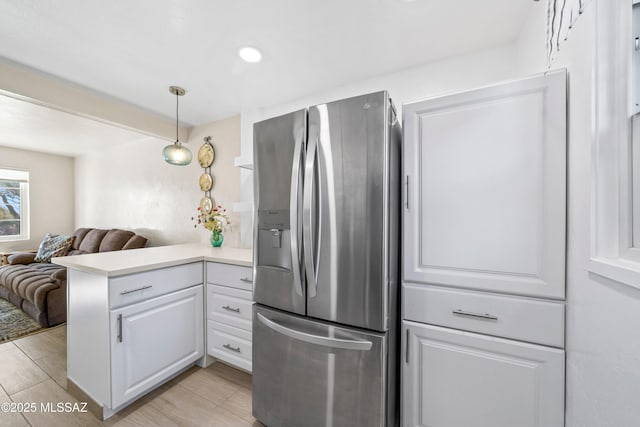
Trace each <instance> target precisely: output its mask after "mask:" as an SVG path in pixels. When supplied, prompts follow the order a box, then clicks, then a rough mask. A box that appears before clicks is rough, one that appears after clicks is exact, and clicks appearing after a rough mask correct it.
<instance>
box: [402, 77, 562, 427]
mask: <svg viewBox="0 0 640 427" xmlns="http://www.w3.org/2000/svg"><path fill="white" fill-rule="evenodd" d="M566 78H567V76H566V72H565V71H564V70H559V71H551V72H548V73H546V74H545V75H539V76H534V77H529V78H524V79H520V80H516V81H512V82H507V83H501V84H497V85H494V86H489V87H484V88H480V89H474V90H470V91H466V92H460V93H456V94H453V95H447V96H441V97H436V98H432V99H428V100H424V101H418V102H413V103H410V104H405V105H404V108H403V118H404V126H403V128H404V129H403V131H404V140H403V144H404V145H403V148H404V150H403V160H404V161H403V175H404V176H403V179H404V195H403V204H402V215H403V230H402V236H403V240H402V247H403V253H402V318H403V335H402V341H403V342H402V349H403V351H404V354H403V355H402V359H403V364H402V425H403V426H405V427H416V426H425V427H426V426H429V427H460V426H480V427H483V426H486V427H514V426H517V427H534V426H538V427H561V426H563V425H564V369H565V368H564V363H565V352H564V346H565V327H564V325H565V303H564V299H565V239H566Z"/></svg>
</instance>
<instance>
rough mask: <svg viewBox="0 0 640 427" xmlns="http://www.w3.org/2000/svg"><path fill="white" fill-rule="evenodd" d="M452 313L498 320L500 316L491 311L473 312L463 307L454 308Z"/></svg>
mask: <svg viewBox="0 0 640 427" xmlns="http://www.w3.org/2000/svg"><path fill="white" fill-rule="evenodd" d="M451 313H453V314H455V315H457V316H467V317H475V318H477V319H488V320H498V316H494V315H493V314H489V313H484V314H482V313H472V312H470V311H464V310H461V309H457V310H453V311H452V312H451Z"/></svg>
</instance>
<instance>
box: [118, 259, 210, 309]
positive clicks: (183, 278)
mask: <svg viewBox="0 0 640 427" xmlns="http://www.w3.org/2000/svg"><path fill="white" fill-rule="evenodd" d="M202 282H203V268H202V263H201V262H194V263H191V264H184V265H178V266H175V267H167V268H160V269H157V270H150V271H144V272H142V273H135V274H129V275H127V276H121V277H115V278H113V279H110V280H109V308H116V307H120V306H123V305H127V304H133V303H135V302H138V301H144V300H146V299H149V298H153V297H157V296H159V295H164V294H168V293H169V292H173V291H177V290H179V289H184V288H188V287H190V286H194V285H199V284H201V283H202Z"/></svg>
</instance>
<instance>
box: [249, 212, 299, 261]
mask: <svg viewBox="0 0 640 427" xmlns="http://www.w3.org/2000/svg"><path fill="white" fill-rule="evenodd" d="M257 237H258V241H257V244H258V251H257V267H266V268H275V269H281V270H287V271H289V270H291V230H290V229H289V211H288V210H268V211H258V236H257Z"/></svg>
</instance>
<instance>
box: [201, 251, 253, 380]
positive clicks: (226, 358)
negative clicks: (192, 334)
mask: <svg viewBox="0 0 640 427" xmlns="http://www.w3.org/2000/svg"><path fill="white" fill-rule="evenodd" d="M206 272H207V354H208V355H209V356H213V357H215V358H216V359H217V360H220V361H222V362H225V363H228V364H229V365H232V366H235V367H236V368H240V369H244V370H245V371H247V372H251V368H252V363H251V360H252V359H251V357H252V354H251V352H252V346H251V321H252V314H253V311H252V306H253V301H252V299H253V298H252V293H251V289H252V280H251V275H252V273H251V268H249V267H242V266H238V265H230V264H221V263H214V262H207V267H206Z"/></svg>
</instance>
